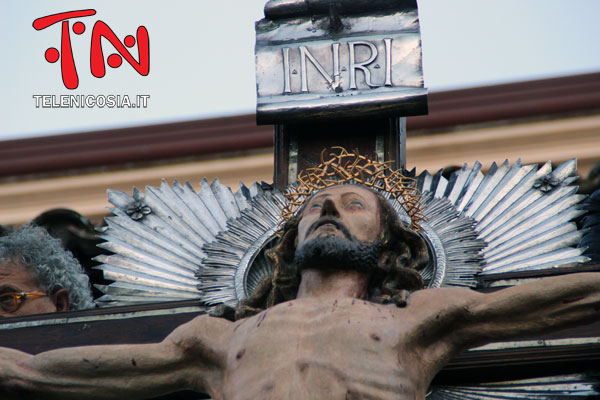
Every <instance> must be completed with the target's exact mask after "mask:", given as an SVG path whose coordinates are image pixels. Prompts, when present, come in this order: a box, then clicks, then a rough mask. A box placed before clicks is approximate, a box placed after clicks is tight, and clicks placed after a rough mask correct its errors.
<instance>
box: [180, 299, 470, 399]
mask: <svg viewBox="0 0 600 400" xmlns="http://www.w3.org/2000/svg"><path fill="white" fill-rule="evenodd" d="M458 291H462V290H460V289H458ZM435 292H440V293H438V295H434V294H435ZM444 292H446V294H451V293H452V292H454V293H456V292H457V289H448V290H425V291H422V292H417V293H415V294H414V295H413V296H412V297H411V299H410V302H409V305H408V306H407V307H406V308H398V307H396V306H395V305H380V304H375V303H371V302H368V301H364V300H358V299H352V298H348V297H341V298H335V297H322V298H305V299H297V300H293V301H289V302H286V303H282V304H279V305H277V306H275V307H272V308H270V309H268V310H266V311H264V312H262V313H260V314H258V315H256V316H254V317H251V318H246V319H243V320H240V321H237V322H235V323H229V322H226V321H222V324H223V327H222V329H223V331H222V334H221V335H220V340H219V341H220V342H221V343H223V344H224V346H223V347H221V348H220V351H222V352H223V353H222V354H223V355H222V360H223V362H224V363H225V365H223V367H224V368H223V370H222V373H221V374H219V375H220V377H219V378H218V380H217V381H214V382H212V384H211V386H212V389H213V390H212V391H213V393H211V394H212V395H213V397H214V398H215V399H221V398H223V399H236V400H241V399H298V400H300V399H302V400H307V399H419V400H421V399H424V397H425V393H426V391H427V388H428V385H429V382H430V380H431V379H432V378H433V376H434V375H435V373H436V372H437V371H438V370H439V369H440V368H441V366H443V365H444V364H445V363H446V362H447V360H448V358H449V357H450V356H451V354H452V352H453V351H455V350H456V347H455V346H451V345H449V342H448V341H439V336H438V341H437V342H435V343H427V335H424V334H423V333H424V332H427V331H429V332H432V330H433V329H439V322H440V321H439V319H436V317H435V315H434V314H435V313H436V312H437V313H438V314H439V312H448V311H449V310H447V309H446V310H442V306H441V305H440V303H439V302H436V301H435V300H437V299H438V298H439V297H440V296H442V295H443V293H444ZM454 293H452V294H454ZM451 297H454V296H451ZM434 303H437V304H436V305H435V306H434ZM442 304H444V303H442ZM453 307H454V306H453ZM454 308H455V307H454ZM463 310H464V309H463ZM204 318H205V321H206V322H207V324H212V322H214V319H209V318H207V317H204ZM436 321H437V325H436ZM194 324H196V327H195V329H202V322H201V320H197V321H195V322H194ZM191 327H192V325H190V328H191ZM211 346H212V348H213V349H214V348H219V346H215V344H212V345H211Z"/></svg>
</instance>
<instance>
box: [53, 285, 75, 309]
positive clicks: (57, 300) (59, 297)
mask: <svg viewBox="0 0 600 400" xmlns="http://www.w3.org/2000/svg"><path fill="white" fill-rule="evenodd" d="M50 298H51V299H52V302H53V303H54V305H55V306H56V311H69V307H70V306H71V304H70V302H69V291H68V290H67V289H60V290H59V291H58V292H56V293H54V294H53V295H52V296H51V297H50Z"/></svg>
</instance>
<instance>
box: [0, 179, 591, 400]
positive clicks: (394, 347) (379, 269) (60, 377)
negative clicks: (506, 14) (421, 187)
mask: <svg viewBox="0 0 600 400" xmlns="http://www.w3.org/2000/svg"><path fill="white" fill-rule="evenodd" d="M290 250H291V251H290ZM272 258H273V259H274V260H275V265H276V271H275V275H274V277H273V279H270V280H269V281H266V283H265V282H263V284H262V285H261V287H260V288H259V294H258V295H257V296H255V297H254V298H252V299H249V300H248V301H246V302H245V303H244V304H243V305H242V307H241V309H240V310H238V316H239V317H241V318H240V319H238V320H237V321H235V322H232V321H229V320H226V319H223V318H217V317H214V316H208V315H203V316H200V317H197V318H196V319H194V320H192V321H191V322H189V323H187V324H185V325H182V326H180V327H179V328H177V329H176V330H175V331H173V332H172V333H171V334H170V335H169V336H168V337H167V338H166V339H165V340H164V341H162V342H161V343H156V344H140V345H116V346H113V345H105V346H91V347H79V348H65V349H59V350H53V351H49V352H45V353H41V354H38V355H35V356H33V355H28V354H25V353H22V352H19V351H16V350H12V349H1V350H0V395H1V396H0V397H1V398H2V399H26V398H43V399H61V400H66V399H77V400H80V399H86V400H92V399H144V398H150V397H155V396H158V395H160V394H164V393H169V392H173V391H176V390H181V389H193V390H195V391H197V392H203V393H208V394H210V396H212V398H213V399H216V400H219V399H235V400H242V399H248V400H257V399H279V400H283V399H297V400H308V399H334V400H335V399H402V400H404V399H406V400H408V399H410V400H414V399H419V400H422V399H424V398H425V395H426V392H427V389H428V386H429V383H430V382H431V380H432V379H433V377H434V376H435V374H436V373H437V372H438V371H439V370H440V369H441V368H442V367H443V366H444V365H445V364H446V363H447V362H448V360H450V358H451V357H453V356H454V355H456V354H457V353H459V352H461V351H463V350H465V349H467V348H469V347H472V346H476V345H482V344H485V343H488V342H492V341H498V340H504V339H509V338H515V337H518V336H523V335H533V334H538V333H543V332H547V331H549V330H553V329H554V330H555V329H559V328H562V327H565V326H567V325H573V324H581V323H585V322H589V321H592V320H595V319H597V318H598V317H597V315H598V308H599V307H600V290H599V289H600V275H599V274H597V273H586V274H583V273H582V274H573V275H569V276H561V277H559V278H547V279H541V280H538V281H536V282H533V283H529V284H525V285H522V286H517V287H512V288H508V289H504V290H500V291H497V292H494V293H491V294H481V293H478V292H475V291H473V290H470V289H466V288H439V289H423V290H415V289H417V288H418V286H419V284H420V282H419V278H418V274H416V272H415V269H418V268H419V267H420V266H422V264H423V263H424V262H426V258H427V253H426V249H425V245H424V243H423V242H422V240H420V239H419V237H418V235H416V234H415V233H413V232H411V231H410V230H408V229H406V228H404V227H403V226H402V224H401V223H400V221H399V220H398V218H397V216H396V215H395V213H394V212H393V211H392V212H391V213H390V206H389V205H386V202H385V200H384V199H383V198H381V196H379V195H378V194H376V193H375V192H373V191H371V190H370V189H368V188H366V187H364V186H360V185H339V186H333V187H330V188H327V189H324V190H322V191H320V192H318V193H317V194H316V195H314V196H312V197H311V198H310V199H309V200H308V201H307V202H306V204H305V207H304V209H303V210H301V213H300V214H299V215H298V216H297V217H296V218H295V219H292V220H290V222H289V223H288V226H287V227H286V231H285V233H284V234H283V236H282V238H281V244H280V245H279V247H278V248H277V249H276V250H275V251H274V253H273V257H272ZM292 292H294V293H292ZM409 292H411V293H410V296H407V293H409ZM265 307H266V309H264V310H263V311H261V309H262V308H265ZM251 312H257V314H255V315H253V316H250V317H244V315H245V314H248V313H251Z"/></svg>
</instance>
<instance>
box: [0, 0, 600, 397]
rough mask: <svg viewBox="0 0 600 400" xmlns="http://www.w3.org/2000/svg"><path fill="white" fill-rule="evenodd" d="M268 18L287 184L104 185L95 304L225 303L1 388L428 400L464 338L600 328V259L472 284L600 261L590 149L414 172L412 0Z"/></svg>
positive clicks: (5, 378) (42, 367) (57, 355)
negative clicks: (447, 172) (109, 206)
mask: <svg viewBox="0 0 600 400" xmlns="http://www.w3.org/2000/svg"><path fill="white" fill-rule="evenodd" d="M365 10H370V12H369V13H366V12H365ZM265 13H266V16H267V18H266V19H265V20H263V21H261V22H259V23H258V25H257V79H258V91H259V100H258V120H259V122H268V123H278V124H279V125H278V126H277V127H276V131H275V135H276V136H275V138H276V144H275V146H276V154H275V157H276V173H275V187H271V186H265V185H263V186H261V185H253V186H252V187H250V188H246V187H242V188H241V189H240V191H238V192H237V193H236V194H235V195H234V194H232V192H231V190H230V189H229V188H226V187H224V186H223V185H221V184H220V183H219V182H218V181H216V182H215V183H213V184H212V185H209V184H208V183H207V182H203V183H202V190H201V192H200V193H199V194H196V193H195V192H194V191H193V189H192V188H191V186H190V185H187V184H186V185H180V184H178V183H175V184H174V185H173V186H169V185H168V184H167V183H166V182H165V183H163V185H162V186H161V187H160V188H148V190H147V193H146V194H144V193H142V192H141V191H138V190H136V191H135V192H134V195H133V196H128V195H126V194H125V193H122V192H111V193H110V194H109V199H110V201H111V202H112V203H113V204H114V205H115V208H114V210H113V213H114V217H110V218H108V220H107V222H108V227H107V229H106V231H105V232H104V234H103V235H104V238H105V239H106V240H107V243H106V244H105V247H106V248H107V249H109V250H111V251H112V252H113V253H114V254H112V255H109V256H101V257H100V258H99V260H100V261H102V262H104V265H103V266H102V267H101V269H102V270H103V271H104V273H105V277H107V278H108V279H113V280H115V281H116V282H115V283H114V284H111V285H109V286H107V287H103V288H102V289H103V290H104V291H105V293H106V296H105V298H104V299H101V301H106V302H109V303H110V302H117V303H118V302H119V301H130V302H135V301H139V299H140V298H142V297H144V296H147V297H148V298H151V299H157V298H161V296H164V297H163V298H168V299H170V300H173V299H181V298H186V296H190V294H192V295H197V293H198V290H199V292H200V300H201V301H202V304H204V305H206V306H207V307H211V308H212V310H211V312H210V313H207V314H204V315H201V316H198V317H196V318H195V319H193V320H191V321H190V322H188V323H186V324H184V325H181V326H179V327H178V328H176V329H175V330H174V331H172V332H171V333H170V334H169V335H168V336H167V337H166V338H165V339H164V340H162V341H161V342H159V343H143V344H127V345H100V346H84V347H71V348H62V349H56V350H52V351H48V352H43V353H40V354H36V355H30V354H26V353H24V352H21V351H17V350H14V349H8V348H0V394H1V395H2V398H3V399H28V398H32V399H35V398H44V399H61V400H62V399H82V398H89V399H90V400H91V399H122V398H127V399H147V398H150V397H154V396H158V395H162V394H168V393H172V392H175V391H178V390H182V389H192V390H194V391H196V392H198V393H206V394H208V395H210V396H211V397H212V398H213V399H215V400H216V399H302V400H304V399H411V400H412V399H424V398H425V397H426V396H427V395H428V394H429V392H430V390H429V388H430V383H431V381H432V380H433V379H434V377H435V375H436V374H437V373H438V371H440V370H441V369H442V368H443V367H444V366H445V365H446V364H447V363H448V362H449V361H450V360H451V359H452V357H454V356H456V355H457V354H459V353H460V352H461V351H464V350H466V349H469V348H472V347H474V346H482V345H485V344H487V343H491V342H497V341H503V340H508V339H514V338H519V337H532V336H535V335H539V334H542V333H546V332H552V331H556V330H559V329H563V328H565V327H569V326H575V325H578V324H585V323H589V322H593V321H598V320H600V314H598V309H599V308H600V274H598V273H596V272H589V273H576V274H569V275H562V276H560V277H548V278H543V279H535V280H532V281H531V282H528V283H525V284H522V285H515V286H512V287H509V288H505V289H502V290H495V291H491V292H490V293H481V292H478V291H475V290H472V289H471V287H474V286H476V285H477V279H476V277H479V276H486V275H487V276H489V275H493V274H502V273H507V272H515V271H517V272H519V271H520V272H523V271H527V272H531V271H547V270H549V269H551V268H559V267H564V266H574V265H575V266H577V265H581V264H583V263H585V262H587V261H589V259H588V258H586V257H585V256H584V255H583V254H582V253H583V249H578V248H576V247H574V246H575V245H576V244H577V242H578V241H579V239H580V238H581V235H582V233H581V232H579V231H577V229H576V227H573V224H572V222H571V221H572V220H573V219H574V218H575V217H577V216H579V215H581V213H582V212H581V210H580V209H579V208H578V203H579V202H580V201H581V200H582V198H581V197H580V196H577V195H576V194H575V193H574V192H575V189H574V188H573V186H571V185H570V184H571V183H572V182H573V177H572V174H573V171H574V168H575V164H574V162H567V163H565V164H563V165H561V166H558V167H557V168H554V169H553V168H552V166H551V165H550V164H546V165H544V166H541V167H537V166H521V165H520V163H519V162H517V163H516V164H515V165H513V166H510V165H508V162H505V163H504V164H502V165H500V166H496V165H495V164H494V166H492V168H490V170H489V171H488V172H487V174H483V173H482V172H481V165H476V166H475V167H473V168H468V167H466V166H465V167H464V168H463V169H461V170H459V171H457V172H456V173H455V174H454V175H453V176H452V177H451V178H450V179H446V178H444V177H443V176H441V175H440V174H435V175H430V174H429V173H427V172H424V173H422V174H420V175H419V176H414V175H415V174H413V173H411V172H407V171H406V170H405V168H404V163H405V159H404V155H403V147H402V146H403V144H404V138H403V136H402V131H403V129H402V125H403V124H402V122H401V121H400V120H399V119H398V115H410V114H418V113H420V112H423V111H424V109H425V107H426V106H425V105H424V101H425V90H424V89H423V84H422V76H421V73H420V39H419V33H418V18H417V15H416V3H415V2H414V1H410V0H406V1H383V0H382V1H379V0H370V1H352V2H351V1H334V2H333V1H325V0H302V1H301V0H285V1H281V0H272V1H270V2H269V3H268V4H267V6H266V8H265ZM325 36H326V38H324V37H325ZM324 60H329V61H331V62H330V63H329V62H327V63H326V62H325V61H324ZM403 63H404V67H405V68H404V69H402V68H400V67H399V65H401V64H403ZM274 76H275V77H274ZM356 117H360V118H358V119H357V118H356ZM332 118H333V119H332ZM315 121H316V122H315ZM369 127H371V128H373V131H372V132H371V135H365V130H368V128H369ZM307 130H310V131H311V132H306V131H307ZM331 132H333V134H332V135H329V133H331ZM354 139H356V140H354ZM340 142H341V143H340ZM347 142H350V144H351V145H356V146H353V147H355V148H358V150H354V149H351V150H350V151H348V150H346V149H344V148H341V147H336V145H337V144H347ZM315 143H318V146H320V148H321V149H322V148H323V147H327V148H328V150H325V151H324V152H322V153H321V154H320V155H319V154H318V153H319V152H316V149H315ZM361 153H362V154H361ZM370 154H372V156H371V155H370ZM392 156H393V157H395V158H394V160H395V161H392V159H391V158H392ZM439 398H443V397H439ZM477 398H483V397H477Z"/></svg>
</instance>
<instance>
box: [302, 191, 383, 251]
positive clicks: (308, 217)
mask: <svg viewBox="0 0 600 400" xmlns="http://www.w3.org/2000/svg"><path fill="white" fill-rule="evenodd" d="M381 229H382V227H381V211H380V209H379V201H378V200H377V197H376V195H375V193H374V192H373V191H371V190H370V189H368V188H366V187H364V186H359V185H338V186H332V187H330V188H327V189H324V190H322V191H321V192H319V193H317V194H316V195H315V196H313V197H312V198H311V199H310V200H309V201H308V203H307V204H306V207H305V208H304V213H303V215H302V219H301V220H300V223H299V225H298V241H297V244H296V245H297V247H301V246H302V245H303V244H304V243H305V242H306V241H308V240H311V239H315V238H324V237H331V236H333V237H340V238H346V239H351V238H353V239H355V240H357V241H360V242H365V243H372V242H375V241H377V240H378V238H379V234H380V232H381Z"/></svg>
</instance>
